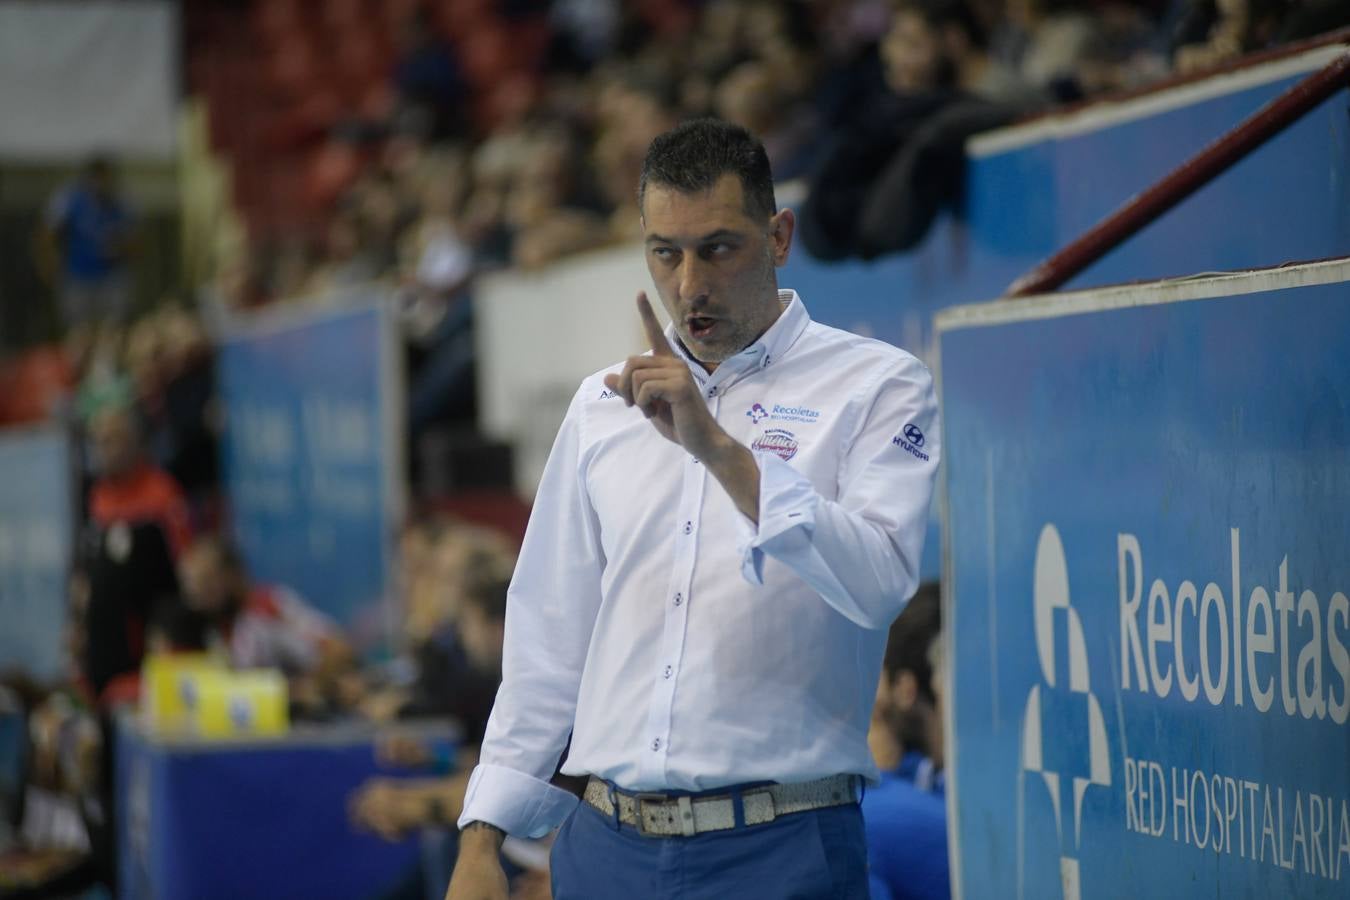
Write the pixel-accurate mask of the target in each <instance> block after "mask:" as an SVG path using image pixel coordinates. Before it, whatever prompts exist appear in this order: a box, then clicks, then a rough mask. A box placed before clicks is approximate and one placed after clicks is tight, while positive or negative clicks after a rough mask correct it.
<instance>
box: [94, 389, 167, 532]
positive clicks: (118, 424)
mask: <svg viewBox="0 0 1350 900" xmlns="http://www.w3.org/2000/svg"><path fill="white" fill-rule="evenodd" d="M90 436H91V438H92V440H93V452H94V466H95V471H96V472H97V473H98V475H97V477H96V478H95V480H94V484H93V487H92V488H90V492H89V518H90V519H91V520H92V521H93V523H94V524H95V525H97V526H98V527H99V528H100V529H107V528H109V527H111V526H112V525H115V524H117V523H123V524H127V525H140V524H145V523H153V524H156V525H158V526H159V527H160V529H161V530H162V531H163V532H164V537H165V538H166V539H167V540H168V542H169V546H170V548H171V549H172V551H173V553H174V555H175V556H178V555H180V554H181V553H182V551H183V549H184V548H185V547H186V546H187V544H188V542H189V541H190V540H191V538H192V533H191V528H190V526H189V524H188V523H189V519H188V506H187V501H186V499H185V498H184V496H183V489H182V488H181V487H179V485H178V482H177V481H175V480H174V478H173V476H172V475H170V474H169V473H168V472H165V471H164V470H163V469H160V468H159V467H157V466H156V465H155V464H154V463H152V462H151V461H150V457H149V456H148V455H147V453H146V451H145V447H144V444H143V442H142V439H141V432H140V428H139V426H138V424H137V422H136V420H135V418H134V416H133V414H132V412H131V410H130V409H128V408H126V407H121V406H119V407H112V408H108V409H105V410H103V411H102V412H99V413H97V414H96V415H95V416H94V417H93V420H92V422H91V423H90Z"/></svg>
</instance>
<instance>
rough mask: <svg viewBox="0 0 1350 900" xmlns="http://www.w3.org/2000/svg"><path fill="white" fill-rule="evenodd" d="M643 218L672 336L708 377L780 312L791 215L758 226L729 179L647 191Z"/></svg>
mask: <svg viewBox="0 0 1350 900" xmlns="http://www.w3.org/2000/svg"><path fill="white" fill-rule="evenodd" d="M642 213H643V215H642V231H643V235H644V237H645V239H646V247H647V270H648V271H649V272H651V276H652V283H653V284H655V285H656V291H657V293H658V294H660V296H661V303H662V304H663V305H664V306H665V308H666V313H667V314H668V315H669V316H670V319H671V321H672V322H673V323H674V324H675V333H676V334H677V335H679V338H680V340H681V341H682V342H683V343H684V346H685V347H686V348H687V349H688V350H689V352H690V353H691V354H692V355H693V356H694V358H695V359H697V360H699V361H700V362H702V363H704V364H705V366H706V367H707V368H708V369H709V371H711V370H712V369H713V368H715V367H716V366H717V364H718V363H720V362H722V361H724V360H726V359H729V358H730V357H732V356H735V355H736V354H737V353H739V352H740V351H741V350H743V349H745V348H746V347H747V346H749V345H750V344H751V343H753V342H754V341H755V340H756V339H757V338H758V337H759V336H760V335H762V334H763V333H764V332H765V331H766V330H768V328H769V326H770V325H772V324H773V323H774V320H776V319H777V318H778V315H779V314H780V313H781V312H782V306H781V304H780V303H779V302H778V278H777V275H776V273H775V272H774V269H775V268H776V267H777V266H781V265H783V264H784V263H785V262H787V256H788V248H789V246H790V245H791V242H792V228H793V215H792V211H791V210H782V211H780V212H779V213H777V214H776V215H773V216H770V217H768V218H766V219H764V220H762V221H756V219H755V218H753V217H752V216H751V215H750V214H749V213H747V212H746V209H745V198H744V194H743V189H742V186H741V180H740V178H739V177H737V176H736V175H734V174H727V175H723V176H722V177H721V178H720V179H719V180H718V181H717V182H716V183H715V184H714V185H713V186H712V187H711V188H709V189H708V190H706V191H696V192H694V193H683V192H681V191H679V190H676V189H674V188H670V187H667V186H665V185H661V184H650V185H648V187H647V191H646V196H645V197H644V199H643V210H642Z"/></svg>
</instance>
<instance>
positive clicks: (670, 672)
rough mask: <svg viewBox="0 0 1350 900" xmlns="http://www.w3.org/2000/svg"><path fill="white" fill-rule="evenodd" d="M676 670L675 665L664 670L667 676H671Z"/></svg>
mask: <svg viewBox="0 0 1350 900" xmlns="http://www.w3.org/2000/svg"><path fill="white" fill-rule="evenodd" d="M674 672H675V667H674V666H666V671H665V672H664V674H665V676H666V677H667V678H669V677H670V676H671V675H673V674H674Z"/></svg>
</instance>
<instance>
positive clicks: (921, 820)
mask: <svg viewBox="0 0 1350 900" xmlns="http://www.w3.org/2000/svg"><path fill="white" fill-rule="evenodd" d="M940 607H941V603H940V598H939V595H938V586H937V584H936V583H934V582H928V583H925V584H923V585H921V586H920V587H919V590H918V592H917V593H916V594H915V595H914V598H913V599H912V600H910V601H909V605H908V606H906V607H905V610H904V612H902V613H901V614H900V616H899V617H898V618H897V619H896V620H895V623H894V624H893V625H892V626H891V631H890V635H889V637H888V639H887V644H886V656H885V660H884V663H883V668H882V674H881V683H880V685H879V687H878V689H877V705H876V710H875V712H874V715H873V726H872V727H873V734H872V735H871V737H870V741H869V742H870V743H871V745H872V748H873V753H874V755H875V756H876V757H877V764H878V766H879V767H880V768H881V769H882V775H881V784H880V785H878V786H876V787H873V788H869V789H868V791H867V793H866V794H865V795H864V797H863V801H862V811H863V823H864V827H865V830H866V834H867V855H868V860H869V861H870V865H871V872H870V879H871V883H872V897H873V900H884V898H888V897H889V898H890V900H935V898H946V897H950V896H951V879H950V874H949V871H948V861H947V805H946V797H945V796H944V794H945V790H944V788H945V781H944V778H943V773H942V760H943V752H942V703H941V685H940V681H941V678H940V674H939V671H938V669H939V668H940V659H938V658H937V657H938V656H939V655H940V647H941V645H940V643H939V636H940V633H941V608H940ZM935 663H936V665H935Z"/></svg>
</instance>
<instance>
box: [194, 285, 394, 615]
mask: <svg viewBox="0 0 1350 900" xmlns="http://www.w3.org/2000/svg"><path fill="white" fill-rule="evenodd" d="M217 365H218V380H219V384H220V396H221V400H222V403H223V405H224V409H225V421H226V428H225V437H224V445H223V452H222V459H223V464H224V470H225V486H226V491H227V494H228V498H229V504H230V515H231V519H232V522H233V527H234V531H235V535H236V537H237V539H238V541H239V545H240V549H241V550H242V552H243V554H244V558H245V560H246V561H247V563H248V566H249V568H250V571H251V573H252V575H253V577H254V578H255V579H257V580H260V581H264V582H270V583H280V584H285V585H288V586H290V587H292V588H294V589H295V590H297V591H299V592H300V593H301V594H302V595H303V596H304V597H305V598H306V600H308V601H309V602H310V603H312V604H314V605H315V606H316V607H318V608H319V609H321V610H323V611H324V612H326V613H328V614H329V615H331V616H333V617H334V618H335V619H337V620H338V621H339V622H341V623H342V624H344V625H346V626H347V627H348V628H349V629H352V630H353V631H354V632H355V633H356V635H355V636H356V637H358V639H360V638H362V637H368V638H371V639H372V640H374V637H373V636H374V635H378V634H380V633H381V632H383V630H384V624H383V621H382V616H383V612H382V603H381V600H382V597H383V595H384V590H385V586H386V584H387V583H388V573H389V564H390V563H389V560H390V550H391V543H390V542H391V540H392V536H393V529H394V527H395V526H396V524H397V516H398V514H399V512H398V510H399V507H400V504H401V499H402V480H401V478H400V477H398V475H397V474H396V473H398V472H400V471H401V466H402V449H401V448H402V441H401V428H400V427H399V422H400V420H401V415H402V413H401V410H402V395H401V383H402V382H401V380H400V371H399V365H398V361H397V344H396V341H395V339H394V334H393V324H392V323H391V322H390V321H389V320H388V316H387V314H386V313H385V312H384V311H383V310H382V309H381V308H380V307H379V306H365V307H361V308H358V309H351V310H345V311H339V312H324V313H317V314H312V315H309V316H306V317H304V318H300V319H294V318H293V319H290V320H287V321H284V322H281V323H271V324H263V325H254V326H252V327H250V328H249V329H247V330H237V331H235V332H234V333H232V334H230V335H227V336H226V337H225V338H224V340H223V341H222V343H221V347H220V353H219V359H218V363H217Z"/></svg>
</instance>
